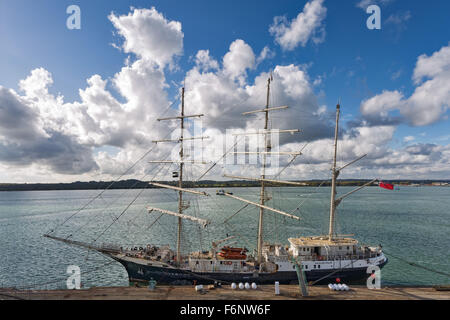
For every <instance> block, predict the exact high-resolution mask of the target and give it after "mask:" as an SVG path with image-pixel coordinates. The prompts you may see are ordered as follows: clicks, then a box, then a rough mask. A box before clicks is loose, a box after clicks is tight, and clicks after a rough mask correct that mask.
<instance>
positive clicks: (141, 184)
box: [0, 179, 450, 191]
mask: <svg viewBox="0 0 450 320" xmlns="http://www.w3.org/2000/svg"><path fill="white" fill-rule="evenodd" d="M370 181H371V180H352V179H347V180H339V181H338V186H362V185H364V184H366V183H368V182H370ZM158 182H159V183H163V184H169V185H173V186H176V185H177V184H178V182H177V181H158ZM295 182H302V183H304V184H305V186H306V187H317V186H319V185H322V186H330V185H331V182H330V181H323V180H308V181H295ZM384 182H387V183H392V184H395V185H409V184H416V185H417V184H419V185H429V184H432V183H436V182H441V183H450V180H439V181H437V180H384ZM267 185H268V186H280V185H279V184H273V183H267ZM183 186H184V187H185V188H231V187H259V186H260V182H258V181H243V180H234V181H214V180H203V181H198V182H192V181H185V182H183ZM283 187H295V186H290V185H283ZM106 188H108V189H145V188H147V189H152V188H158V187H155V186H153V185H151V184H149V183H148V182H146V181H140V180H134V179H130V180H121V181H116V182H112V181H89V182H81V181H77V182H72V183H3V184H1V183H0V191H44V190H103V189H106Z"/></svg>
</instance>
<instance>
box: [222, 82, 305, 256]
mask: <svg viewBox="0 0 450 320" xmlns="http://www.w3.org/2000/svg"><path fill="white" fill-rule="evenodd" d="M271 82H272V76H270V78H269V79H268V80H267V99H266V106H265V108H264V109H261V110H255V111H249V112H244V113H243V115H251V114H256V113H261V112H263V113H264V114H265V118H264V130H263V131H261V130H260V131H258V132H248V133H243V135H254V134H263V135H264V150H262V151H261V150H258V151H257V152H235V154H255V153H256V154H259V155H262V156H263V161H262V172H261V177H260V178H251V177H235V178H239V179H244V180H256V181H260V182H261V190H260V200H259V203H256V202H252V201H249V200H246V199H243V198H239V197H236V196H233V195H231V194H229V193H225V195H226V196H228V197H231V198H234V199H236V200H239V201H242V202H246V203H248V204H251V205H253V206H256V207H258V208H259V221H258V238H257V243H256V245H257V246H256V247H257V262H258V264H260V263H261V262H262V247H263V244H264V243H263V241H264V234H263V232H264V211H265V210H269V211H272V212H275V213H278V214H281V215H283V216H286V217H289V218H292V219H295V220H300V218H299V217H297V216H295V215H292V214H290V213H287V212H283V211H281V210H277V209H274V208H270V207H268V206H266V205H265V202H266V195H265V191H266V190H265V187H266V182H269V183H274V182H275V183H277V184H284V183H286V184H292V182H284V181H280V180H277V181H275V180H271V179H266V166H267V155H278V156H279V155H291V156H295V157H296V156H299V155H301V152H272V143H271V140H270V138H269V135H271V134H272V133H275V134H279V133H291V134H292V133H296V132H299V131H300V130H297V129H294V130H269V129H268V128H269V112H271V111H277V110H284V109H287V108H288V107H287V106H281V107H273V108H270V107H269V104H270V84H271Z"/></svg>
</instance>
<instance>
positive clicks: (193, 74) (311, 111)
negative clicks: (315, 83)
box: [186, 41, 332, 140]
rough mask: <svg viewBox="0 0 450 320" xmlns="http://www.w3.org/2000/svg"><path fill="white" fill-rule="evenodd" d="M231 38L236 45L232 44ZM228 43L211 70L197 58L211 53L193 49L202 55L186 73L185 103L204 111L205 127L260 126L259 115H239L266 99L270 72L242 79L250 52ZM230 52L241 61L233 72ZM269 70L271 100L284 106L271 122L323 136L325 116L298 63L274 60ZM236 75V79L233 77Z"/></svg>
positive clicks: (327, 132)
mask: <svg viewBox="0 0 450 320" xmlns="http://www.w3.org/2000/svg"><path fill="white" fill-rule="evenodd" d="M236 43H239V46H235V45H233V44H236ZM233 44H232V45H231V46H230V51H229V52H228V53H226V54H225V56H224V59H223V65H222V67H220V66H218V68H215V69H214V70H205V68H204V67H203V66H204V63H203V60H206V61H211V60H213V59H212V58H211V57H209V55H208V57H207V58H205V53H204V52H199V54H200V53H201V56H202V57H203V58H204V59H203V60H199V59H197V65H196V66H195V67H194V68H193V69H191V70H190V71H188V72H187V75H186V87H187V91H186V105H187V106H195V108H196V112H199V113H204V114H205V115H206V116H205V119H204V121H205V126H206V127H208V128H210V127H213V128H218V129H220V130H222V131H224V130H225V129H229V128H249V129H253V128H261V123H262V122H261V121H262V120H261V119H260V118H259V117H255V116H253V117H244V116H242V112H245V111H249V110H252V109H260V108H262V107H264V106H265V105H266V88H267V79H268V78H269V77H270V74H269V73H266V72H263V73H260V74H259V75H258V76H256V78H255V79H254V80H246V77H245V76H244V75H245V70H246V69H247V68H250V67H251V66H252V65H253V63H254V59H252V57H254V56H253V55H252V51H250V49H249V47H248V45H247V44H245V43H244V42H243V41H239V42H236V41H235V42H234V43H233ZM238 48H244V49H243V50H241V51H243V52H246V54H236V51H238V50H237V49H238ZM199 54H197V56H198V55H199ZM236 56H237V57H239V59H241V61H246V62H247V63H237V65H234V66H233V69H232V71H233V72H230V60H229V59H230V58H231V57H236ZM244 57H247V58H246V59H245V58H244ZM213 61H215V60H213ZM214 65H215V66H217V65H216V64H214ZM238 66H239V67H238ZM272 75H273V82H272V85H271V105H274V106H275V104H276V105H277V106H279V105H287V106H289V107H290V108H289V109H288V110H287V111H285V112H283V114H282V115H283V118H284V119H285V120H283V121H280V122H279V123H278V124H274V126H275V125H276V126H277V127H278V128H280V129H283V128H285V127H286V128H285V129H296V128H302V129H304V130H305V134H303V135H301V138H300V139H303V140H314V139H317V138H319V137H324V136H329V135H330V134H331V132H332V130H331V129H330V127H329V126H328V119H327V118H326V114H324V112H321V111H323V108H321V107H320V106H319V104H318V102H317V97H316V96H315V94H314V91H313V89H312V85H311V83H310V79H309V77H308V74H307V72H306V71H305V70H304V68H303V67H302V66H296V65H288V66H275V68H274V70H273V72H272ZM236 77H237V78H239V81H235V79H236ZM274 116H277V115H274ZM291 127H292V128H291Z"/></svg>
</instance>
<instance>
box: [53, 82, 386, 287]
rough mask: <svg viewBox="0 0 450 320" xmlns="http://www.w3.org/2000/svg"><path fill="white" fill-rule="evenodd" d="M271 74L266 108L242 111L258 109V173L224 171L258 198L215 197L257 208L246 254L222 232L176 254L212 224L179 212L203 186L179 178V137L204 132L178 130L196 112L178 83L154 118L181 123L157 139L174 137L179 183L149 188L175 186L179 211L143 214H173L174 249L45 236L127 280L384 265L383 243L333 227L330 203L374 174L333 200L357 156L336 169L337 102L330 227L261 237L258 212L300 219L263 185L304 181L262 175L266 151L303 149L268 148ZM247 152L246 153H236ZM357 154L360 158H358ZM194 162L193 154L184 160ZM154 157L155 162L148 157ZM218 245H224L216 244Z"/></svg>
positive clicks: (359, 273)
mask: <svg viewBox="0 0 450 320" xmlns="http://www.w3.org/2000/svg"><path fill="white" fill-rule="evenodd" d="M271 81H272V78H269V79H268V82H267V102H266V106H265V108H263V109H261V110H255V111H249V112H245V113H244V114H243V115H250V114H261V113H262V114H263V115H264V130H261V131H260V133H259V134H262V135H263V136H264V148H263V150H261V151H258V152H257V154H258V155H259V156H260V158H261V159H262V168H261V176H260V177H257V178H250V177H238V176H231V175H225V176H226V177H228V178H231V179H237V180H249V181H256V182H259V184H260V196H259V202H254V201H250V200H247V199H244V198H242V197H239V196H236V195H233V194H232V193H230V192H226V191H225V190H221V193H220V195H222V196H226V197H229V198H231V199H234V200H236V201H240V202H243V203H245V204H246V205H249V206H254V207H256V208H258V209H259V219H258V226H257V240H256V246H255V247H256V250H255V252H254V253H249V252H248V250H247V249H246V248H245V247H231V246H230V245H228V246H226V245H224V244H226V243H227V242H229V241H230V240H232V239H234V238H235V236H227V237H226V238H225V239H220V240H216V241H214V242H212V245H211V248H210V250H207V251H194V252H190V253H187V254H184V253H183V252H182V232H183V225H184V224H185V223H196V224H199V225H200V226H201V227H202V228H208V226H209V225H210V224H211V223H212V222H211V221H210V220H208V219H203V218H200V217H196V216H192V215H189V214H187V213H186V212H185V211H187V210H186V209H188V207H189V205H188V204H186V202H185V201H184V200H183V195H184V194H185V193H189V194H194V195H195V196H199V197H203V196H208V194H207V193H206V192H204V191H198V190H195V189H193V188H186V187H185V184H184V180H183V178H184V168H185V164H186V163H188V162H189V161H187V160H185V150H184V145H183V142H184V141H186V140H192V139H197V138H198V139H202V137H197V138H196V137H193V138H186V137H185V136H184V133H183V132H184V129H185V120H186V119H187V118H198V117H202V116H203V115H202V114H198V115H195V114H194V115H186V114H185V103H184V88H182V94H181V113H180V115H179V116H176V117H170V118H163V119H158V120H159V121H179V122H180V127H181V131H180V132H181V134H180V137H178V139H176V140H161V141H157V142H178V143H179V144H180V150H179V159H178V161H172V162H173V163H175V164H177V165H178V171H177V172H174V177H178V184H177V185H176V186H175V185H168V184H162V183H157V182H150V184H152V185H153V186H155V187H158V188H165V189H171V190H175V191H176V192H177V194H178V210H177V211H176V212H175V211H170V210H166V209H161V208H156V207H153V206H149V207H148V208H147V209H148V212H150V213H152V212H158V213H160V214H164V215H169V216H174V217H176V218H177V219H176V220H177V243H176V248H175V249H172V248H171V247H170V246H168V245H166V246H157V245H147V246H146V247H140V248H130V249H124V248H122V247H116V248H108V247H98V246H93V245H90V244H87V243H83V242H79V241H74V240H70V239H68V238H61V237H57V236H54V235H52V234H51V233H49V234H46V235H45V236H46V237H48V238H52V239H55V240H58V241H62V242H65V243H68V244H71V245H78V246H82V247H86V248H88V249H91V250H97V251H99V252H101V253H103V254H105V255H107V256H108V257H110V258H112V259H114V260H116V261H118V262H119V263H121V264H122V265H123V266H124V267H125V269H126V270H127V272H128V276H129V279H130V281H131V282H136V281H138V282H147V281H150V280H156V281H157V282H158V283H160V284H192V283H193V282H195V283H198V284H200V283H203V284H206V283H213V282H216V281H217V282H222V283H227V282H228V283H229V282H255V283H258V284H265V283H273V282H274V281H279V282H280V283H288V284H289V283H293V282H297V281H299V279H298V275H299V274H298V272H297V271H298V270H301V271H302V274H303V275H304V276H306V281H308V282H318V283H326V282H329V281H330V280H334V279H336V278H340V279H341V280H342V281H355V280H356V281H358V280H364V279H367V278H368V277H369V274H368V268H369V267H379V268H381V267H383V266H384V265H385V264H386V263H387V258H386V257H385V255H384V254H383V251H382V248H381V245H379V246H364V245H360V244H359V243H358V241H357V240H356V239H354V238H353V237H352V236H351V235H339V234H336V232H335V225H336V214H335V213H336V208H337V207H338V206H339V204H340V203H341V201H342V200H343V199H344V198H346V197H347V196H349V195H350V194H352V193H354V192H356V191H358V190H360V189H361V188H363V187H365V186H368V185H370V184H372V183H373V182H375V181H376V180H373V181H371V182H369V183H367V184H365V185H364V186H362V187H359V188H357V189H355V190H353V191H351V192H349V193H347V194H345V195H343V196H341V197H339V198H337V192H336V186H337V178H338V176H339V174H340V172H341V170H343V169H344V168H345V167H347V166H349V165H351V164H353V163H354V162H356V161H357V160H359V159H357V160H355V161H352V162H351V163H349V164H347V165H345V166H343V167H341V168H338V167H337V161H336V158H337V147H338V133H339V116H340V105H339V104H338V105H337V108H336V126H335V136H334V156H333V166H332V179H331V181H332V182H331V202H330V217H329V232H328V234H327V235H318V236H302V237H298V238H289V239H287V240H288V242H289V244H288V245H286V244H279V243H270V242H266V241H264V234H263V233H264V217H265V213H267V211H270V212H273V213H275V214H278V215H281V216H284V217H285V218H286V219H292V220H301V218H300V217H298V216H296V215H294V214H291V213H287V212H284V211H282V210H279V209H276V208H272V207H270V206H268V205H267V203H266V202H268V199H269V197H268V196H267V193H266V186H267V185H273V184H275V185H291V186H292V185H294V186H303V185H304V184H302V183H300V182H293V181H282V180H275V179H269V178H268V177H267V175H266V170H265V168H266V157H267V156H270V155H273V154H276V155H294V156H298V155H300V154H301V153H291V152H273V151H272V146H271V141H270V138H269V135H270V134H271V133H272V132H271V130H270V129H269V116H270V113H271V112H272V111H276V110H283V109H286V108H288V107H287V106H282V107H270V106H269V100H270V99H269V96H270V85H271ZM277 132H278V133H296V132H299V130H296V129H295V130H277ZM235 153H238V152H235ZM241 153H244V154H249V153H250V152H241ZM361 158H362V157H361ZM190 161H192V160H190ZM154 162H157V161H154ZM222 245H223V247H222Z"/></svg>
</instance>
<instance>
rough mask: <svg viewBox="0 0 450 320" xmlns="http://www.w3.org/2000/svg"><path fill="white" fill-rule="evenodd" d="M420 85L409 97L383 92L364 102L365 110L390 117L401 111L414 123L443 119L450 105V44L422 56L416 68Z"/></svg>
mask: <svg viewBox="0 0 450 320" xmlns="http://www.w3.org/2000/svg"><path fill="white" fill-rule="evenodd" d="M413 80H414V82H415V84H416V85H417V87H416V89H415V91H414V93H413V94H412V95H411V96H410V97H409V98H406V97H404V95H403V94H402V93H400V92H398V91H383V93H381V94H379V95H376V96H374V97H372V98H370V99H368V100H366V101H363V102H362V104H361V113H362V114H363V115H364V116H365V117H368V118H369V119H372V120H373V119H375V118H378V119H379V120H388V119H389V118H390V115H391V114H390V112H392V111H396V110H398V111H399V113H400V114H401V116H402V117H403V118H404V119H405V120H406V121H407V122H408V123H410V124H411V125H414V126H425V125H430V124H432V123H435V122H437V121H439V120H440V119H442V116H443V115H445V113H446V112H447V110H448V109H449V108H450V105H449V101H450V46H447V47H443V48H441V49H440V50H439V51H438V52H435V53H434V54H433V55H432V56H427V55H421V56H420V57H419V58H418V60H417V64H416V67H415V70H414V75H413Z"/></svg>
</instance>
